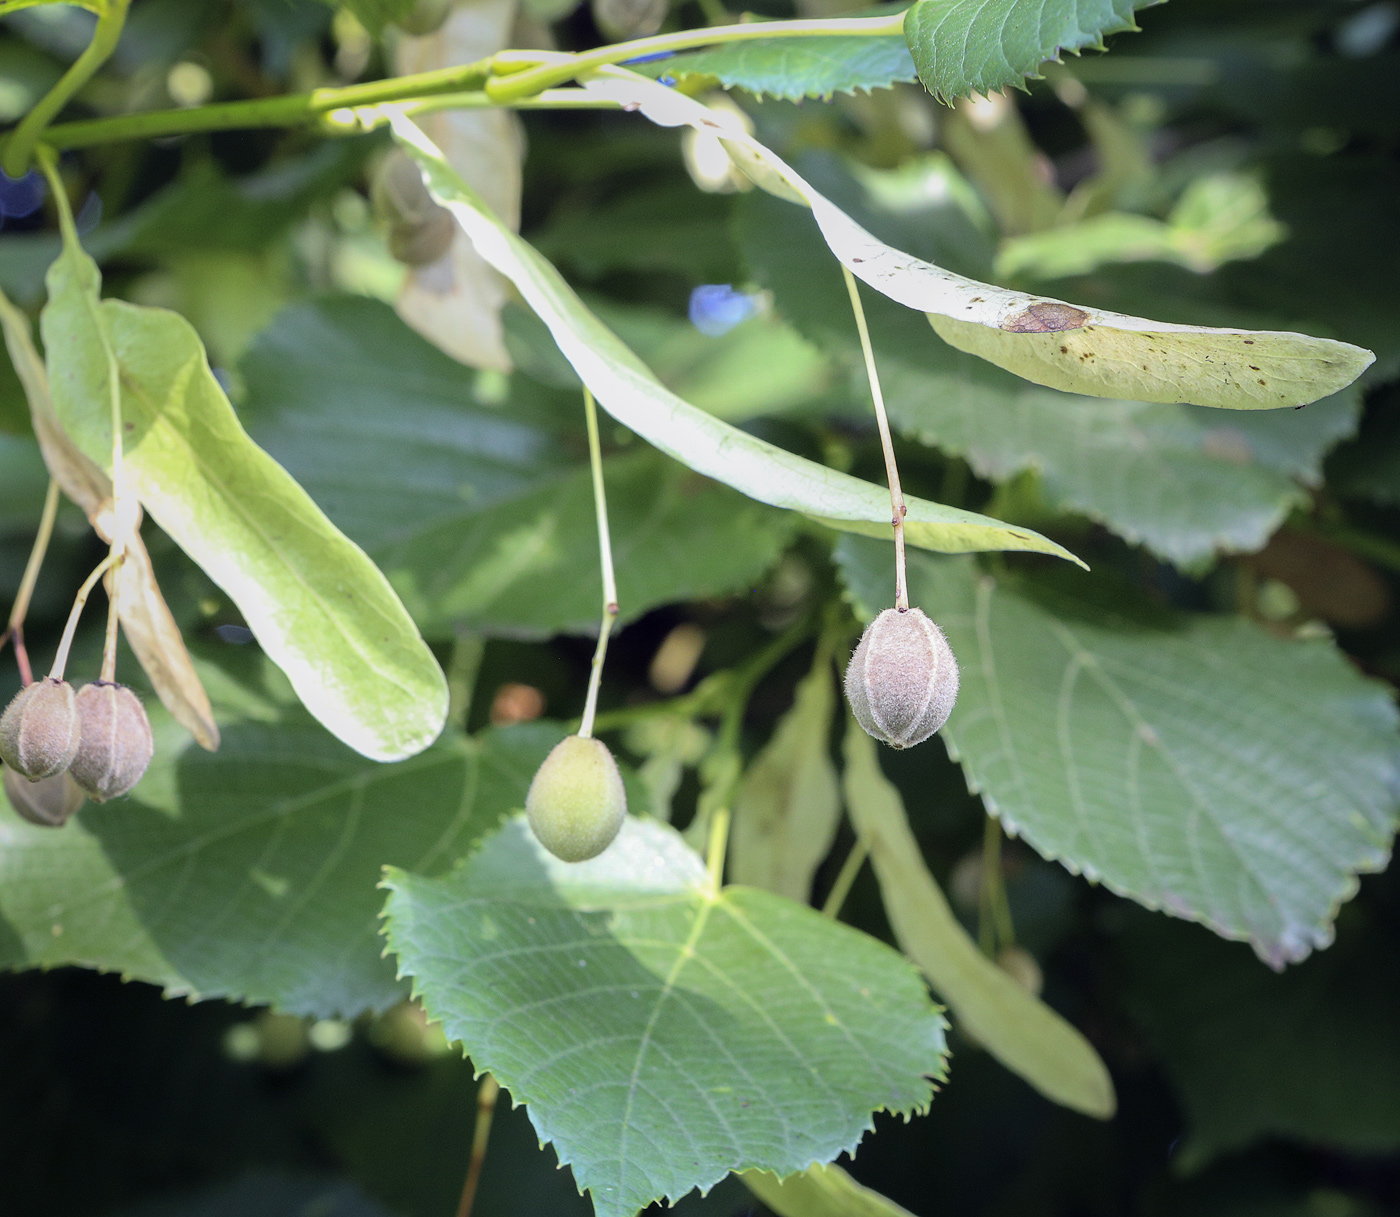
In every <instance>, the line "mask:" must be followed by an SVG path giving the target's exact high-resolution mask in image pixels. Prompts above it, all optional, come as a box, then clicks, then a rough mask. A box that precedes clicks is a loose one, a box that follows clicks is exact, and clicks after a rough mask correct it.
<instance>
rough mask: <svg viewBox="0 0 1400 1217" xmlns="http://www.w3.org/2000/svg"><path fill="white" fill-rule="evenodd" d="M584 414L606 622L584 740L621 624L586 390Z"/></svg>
mask: <svg viewBox="0 0 1400 1217" xmlns="http://www.w3.org/2000/svg"><path fill="white" fill-rule="evenodd" d="M583 413H584V417H585V418H586V419H587V422H588V463H589V466H590V468H591V469H592V470H593V506H594V510H595V511H596V512H597V515H598V560H599V563H600V565H601V566H602V570H603V619H602V622H601V624H600V625H599V627H598V647H597V649H596V650H595V651H594V652H593V663H592V666H591V668H590V670H589V673H588V698H587V700H586V701H585V702H584V704H583V721H582V722H581V723H580V724H579V729H578V733H579V735H581V736H582V737H583V738H584V739H588V738H590V737H591V736H592V734H593V719H594V716H595V715H596V714H597V713H598V689H599V687H600V686H601V685H602V683H603V660H604V659H606V658H607V654H608V637H609V636H610V635H611V634H612V628H613V623H614V622H616V621H617V608H618V606H617V575H616V573H615V572H614V570H613V557H612V535H611V533H610V531H609V529H608V493H607V487H605V486H604V485H603V450H602V445H601V444H600V442H599V440H598V407H597V404H596V403H595V402H594V400H593V394H592V393H591V392H590V391H589V390H588V389H587V388H585V389H584V390H583Z"/></svg>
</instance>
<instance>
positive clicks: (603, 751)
mask: <svg viewBox="0 0 1400 1217" xmlns="http://www.w3.org/2000/svg"><path fill="white" fill-rule="evenodd" d="M525 814H526V815H527V816H528V817H529V820H530V827H531V828H532V829H534V832H535V836H536V837H538V838H539V842H540V844H541V845H543V846H544V847H545V849H547V850H549V852H550V853H552V854H553V855H554V856H555V857H556V858H562V859H563V860H564V861H565V862H586V861H587V860H588V859H589V858H596V857H597V856H598V855H599V854H601V853H602V852H603V851H604V850H605V849H607V847H608V846H609V845H611V844H612V842H613V838H614V837H616V836H617V834H618V831H619V830H620V829H621V828H622V821H623V820H624V819H625V818H626V816H627V793H626V791H624V790H623V788H622V774H620V773H619V772H618V771H617V762H616V761H615V760H613V757H612V753H611V752H609V751H608V747H607V745H606V744H604V743H603V742H602V741H601V740H596V739H584V738H583V736H581V735H571V736H569V737H568V738H567V739H563V740H560V741H559V743H557V744H556V745H555V746H554V751H552V752H551V753H550V754H549V755H548V756H547V757H545V758H544V764H543V765H541V766H540V767H539V771H538V772H537V773H536V774H535V780H534V781H533V782H531V783H530V791H529V793H528V794H527V795H526V796H525Z"/></svg>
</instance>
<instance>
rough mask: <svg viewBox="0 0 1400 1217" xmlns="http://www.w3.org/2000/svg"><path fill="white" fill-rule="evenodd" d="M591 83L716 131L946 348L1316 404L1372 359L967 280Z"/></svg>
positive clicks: (1239, 399) (620, 89)
mask: <svg viewBox="0 0 1400 1217" xmlns="http://www.w3.org/2000/svg"><path fill="white" fill-rule="evenodd" d="M926 2H929V3H932V2H933V0H926ZM584 88H585V91H586V92H590V93H593V94H595V95H597V96H601V97H608V98H610V99H612V100H614V101H616V102H618V104H620V105H623V106H626V107H627V108H629V109H636V110H640V111H641V112H642V113H643V114H645V115H646V116H647V117H648V118H650V119H651V120H652V121H653V122H656V123H658V124H660V125H661V126H666V127H674V126H683V125H684V126H692V127H695V128H696V129H697V130H703V131H708V132H709V133H710V134H712V135H715V136H718V137H719V138H721V139H722V140H723V141H724V142H725V144H726V145H727V146H728V148H729V149H730V152H731V155H733V156H735V157H736V159H737V160H738V162H739V163H740V164H741V165H742V166H743V167H744V169H745V171H746V172H748V173H749V174H750V176H751V177H753V178H754V180H755V181H756V182H757V183H758V184H759V185H760V186H762V187H763V188H764V189H765V190H768V191H769V192H770V193H774V194H778V195H780V196H781V197H784V198H787V199H789V200H790V201H795V202H805V203H806V204H807V205H808V206H810V207H811V209H812V212H813V214H814V215H815V216H816V220H817V223H818V225H820V227H821V230H822V235H823V237H824V238H825V240H826V243H827V245H828V247H829V248H830V249H831V251H832V253H834V254H835V255H836V257H837V259H838V260H840V261H841V262H842V263H843V264H844V265H845V266H846V267H847V268H848V269H849V270H850V271H851V273H852V274H854V275H855V276H856V277H857V278H859V279H861V280H862V281H864V282H865V283H867V284H869V286H871V287H873V288H874V289H875V290H876V291H878V292H882V293H883V294H884V295H886V296H888V297H889V298H890V299H891V300H894V301H897V302H898V303H900V304H902V305H904V306H905V307H906V308H911V309H916V310H917V311H919V312H922V313H926V314H928V319H929V322H930V324H931V325H932V326H933V328H934V330H935V331H936V332H937V333H938V335H939V336H940V337H941V338H943V339H944V341H946V342H948V343H949V344H950V345H952V346H955V347H957V348H958V349H959V350H962V351H967V352H969V353H971V354H974V355H977V356H978V357H979V358H982V359H985V360H987V361H988V362H989V363H994V364H996V365H998V366H999V367H1003V368H1006V369H1007V370H1009V371H1012V372H1015V373H1016V374H1017V375H1019V376H1023V377H1025V378H1026V379H1027V380H1032V381H1035V382H1036V383H1037V384H1043V385H1048V386H1049V387H1051V388H1055V389H1064V390H1068V391H1072V392H1077V393H1086V394H1089V395H1091V396H1095V397H1122V398H1128V399H1132V400H1136V401H1158V402H1182V401H1189V402H1195V403H1196V404H1198V405H1203V406H1220V407H1227V408H1230V409H1239V410H1259V409H1271V408H1275V407H1280V406H1298V405H1304V404H1306V403H1307V402H1310V401H1316V400H1317V399H1318V398H1320V397H1325V396H1326V395H1327V394H1329V393H1333V392H1336V391H1337V390H1339V389H1341V388H1344V387H1345V386H1346V385H1349V384H1350V383H1351V382H1352V381H1353V380H1355V379H1356V378H1357V377H1358V376H1359V375H1360V374H1361V373H1362V372H1363V371H1364V370H1365V369H1366V368H1367V367H1368V366H1369V365H1370V364H1371V363H1372V362H1373V361H1374V359H1375V356H1374V355H1372V354H1371V352H1370V351H1365V350H1362V349H1361V348H1360V347H1355V346H1351V345H1350V344H1349V343H1345V342H1337V341H1335V340H1333V339H1330V338H1313V337H1309V336H1308V335H1306V334H1292V333H1285V332H1280V331H1272V330H1244V329H1239V330H1235V329H1212V328H1209V327H1205V326H1189V325H1171V324H1168V323H1166V322H1159V321H1152V320H1149V319H1148V318H1145V317H1132V316H1128V315H1127V314H1124V313H1113V312H1108V311H1106V310H1103V309H1095V308H1081V307H1079V306H1078V305H1073V304H1067V303H1065V302H1064V301H1061V300H1051V299H1047V298H1045V297H1042V296H1034V295H1029V294H1027V293H1025V292H1017V291H1011V290H1009V289H1007V288H1001V287H994V286H992V285H990V284H987V283H981V282H978V281H977V280H975V279H968V278H966V277H964V276H962V275H957V274H954V273H953V272H951V271H948V270H944V269H943V268H942V267H939V266H935V265H934V264H932V263H930V262H925V261H923V260H922V259H920V258H915V257H911V256H910V255H909V254H906V253H903V252H901V251H899V250H897V249H894V248H891V247H890V246H888V245H886V244H885V243H884V242H882V241H879V240H877V239H876V238H875V237H873V236H871V235H870V233H868V232H867V231H866V230H865V229H864V228H862V227H861V226H860V225H859V224H857V223H856V222H855V221H854V220H853V219H851V217H850V216H848V215H846V213H845V212H843V211H842V210H841V209H840V208H838V207H836V206H835V205H834V204H833V203H832V202H831V201H830V200H828V199H827V198H825V197H824V196H823V195H822V194H820V193H819V192H818V191H816V190H815V189H814V188H813V187H812V186H811V184H810V183H808V182H807V181H805V180H804V179H803V178H802V177H801V176H800V175H799V174H798V173H797V172H796V171H795V170H793V169H792V168H791V167H790V166H789V165H787V164H786V163H784V162H783V161H782V159H781V158H780V157H778V156H777V154H776V153H774V152H772V151H771V150H770V149H768V148H766V147H764V146H763V145H762V144H760V143H759V142H758V141H757V140H755V139H754V138H753V137H752V136H750V135H748V134H747V133H746V132H745V131H744V130H743V129H742V127H741V126H739V124H738V123H737V122H735V121H734V120H732V119H730V118H728V117H726V116H723V115H718V114H716V113H715V112H713V111H711V110H710V109H709V108H708V107H706V106H703V105H701V104H700V103H699V102H697V101H695V100H694V99H693V98H689V97H686V96H684V95H683V94H682V93H680V92H679V91H677V90H674V89H667V88H665V87H663V86H661V85H658V84H656V83H655V82H654V81H649V80H644V79H642V78H641V77H638V76H636V75H635V74H634V73H630V72H625V71H623V70H621V69H616V68H614V69H610V70H600V72H599V73H598V75H596V76H594V77H592V78H590V79H589V80H588V81H587V82H586V83H585V86H584Z"/></svg>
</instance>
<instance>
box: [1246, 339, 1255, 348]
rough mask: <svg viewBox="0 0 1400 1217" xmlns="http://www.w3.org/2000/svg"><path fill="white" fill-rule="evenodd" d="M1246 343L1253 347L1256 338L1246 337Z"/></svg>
mask: <svg viewBox="0 0 1400 1217" xmlns="http://www.w3.org/2000/svg"><path fill="white" fill-rule="evenodd" d="M1244 344H1245V346H1247V347H1252V346H1253V345H1254V339H1253V338H1246V339H1245V340H1244Z"/></svg>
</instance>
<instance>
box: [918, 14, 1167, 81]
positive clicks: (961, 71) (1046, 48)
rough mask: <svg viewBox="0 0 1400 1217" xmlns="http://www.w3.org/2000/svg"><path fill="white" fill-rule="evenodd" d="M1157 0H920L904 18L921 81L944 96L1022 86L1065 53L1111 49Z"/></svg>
mask: <svg viewBox="0 0 1400 1217" xmlns="http://www.w3.org/2000/svg"><path fill="white" fill-rule="evenodd" d="M1155 3H1157V0H918V2H917V3H916V4H915V5H914V7H913V8H911V9H910V10H909V12H908V14H906V16H905V18H904V36H905V38H907V39H908V41H909V49H910V50H911V51H912V52H913V55H914V62H915V63H916V64H917V65H918V69H919V78H920V79H921V80H922V81H923V82H924V85H925V86H926V87H927V88H928V90H929V92H930V93H932V94H933V95H934V96H935V97H937V98H939V99H940V100H942V101H952V100H953V99H954V98H955V97H966V96H968V95H969V94H971V93H993V92H995V91H996V90H998V89H1004V88H1006V87H1007V86H1008V85H1019V84H1020V83H1021V82H1022V81H1023V80H1025V78H1026V77H1027V76H1032V75H1035V74H1036V69H1037V68H1039V67H1040V65H1041V64H1043V63H1045V62H1046V60H1049V59H1056V60H1058V59H1059V57H1060V55H1061V53H1062V52H1064V51H1074V52H1079V51H1082V50H1084V48H1085V47H1097V48H1098V49H1100V50H1102V49H1103V39H1104V36H1105V35H1107V34H1116V33H1118V32H1120V31H1122V30H1135V29H1137V25H1136V23H1135V22H1134V21H1133V10H1134V9H1139V8H1146V7H1148V5H1150V4H1155Z"/></svg>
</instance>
